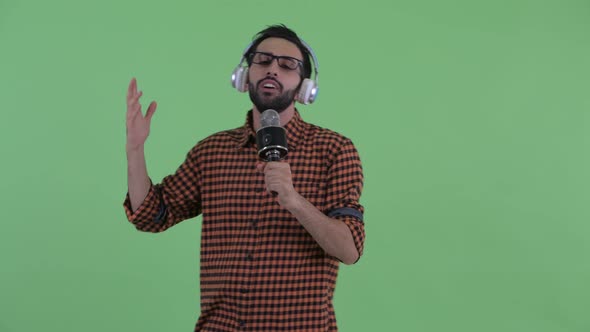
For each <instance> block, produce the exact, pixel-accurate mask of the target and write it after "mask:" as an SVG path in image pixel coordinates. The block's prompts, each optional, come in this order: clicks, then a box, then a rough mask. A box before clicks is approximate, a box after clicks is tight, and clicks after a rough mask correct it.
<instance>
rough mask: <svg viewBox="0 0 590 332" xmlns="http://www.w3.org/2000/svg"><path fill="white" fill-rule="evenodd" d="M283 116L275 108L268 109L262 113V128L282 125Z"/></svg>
mask: <svg viewBox="0 0 590 332" xmlns="http://www.w3.org/2000/svg"><path fill="white" fill-rule="evenodd" d="M280 126H281V118H280V116H279V113H277V111H275V110H271V109H268V110H266V111H264V112H262V114H261V115H260V128H266V127H280Z"/></svg>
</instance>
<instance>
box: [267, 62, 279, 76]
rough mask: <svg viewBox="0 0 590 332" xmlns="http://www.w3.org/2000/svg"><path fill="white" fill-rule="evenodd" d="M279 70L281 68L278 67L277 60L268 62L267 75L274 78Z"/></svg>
mask: <svg viewBox="0 0 590 332" xmlns="http://www.w3.org/2000/svg"><path fill="white" fill-rule="evenodd" d="M280 69H281V66H279V59H278V58H274V59H272V60H271V61H270V64H269V65H268V74H272V75H275V76H276V75H277V73H278V72H279V70H280Z"/></svg>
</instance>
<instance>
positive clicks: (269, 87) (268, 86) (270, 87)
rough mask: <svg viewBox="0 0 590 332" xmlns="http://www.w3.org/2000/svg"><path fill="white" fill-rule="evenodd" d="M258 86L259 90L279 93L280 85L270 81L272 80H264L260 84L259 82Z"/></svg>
mask: <svg viewBox="0 0 590 332" xmlns="http://www.w3.org/2000/svg"><path fill="white" fill-rule="evenodd" d="M258 86H259V87H260V90H262V91H265V92H271V91H280V90H281V84H280V83H279V82H277V81H275V80H272V79H265V80H263V81H262V82H260V83H259V84H258Z"/></svg>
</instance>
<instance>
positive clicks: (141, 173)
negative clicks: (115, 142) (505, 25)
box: [127, 146, 151, 212]
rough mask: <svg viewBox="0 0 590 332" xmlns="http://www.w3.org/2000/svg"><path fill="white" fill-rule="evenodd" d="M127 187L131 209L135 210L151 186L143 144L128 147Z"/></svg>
mask: <svg viewBox="0 0 590 332" xmlns="http://www.w3.org/2000/svg"><path fill="white" fill-rule="evenodd" d="M127 187H128V192H129V200H130V202H131V209H132V210H133V211H134V212H135V211H136V210H137V209H138V208H139V206H140V205H141V203H143V201H144V199H145V197H146V196H147V194H148V192H149V190H150V187H151V183H150V179H149V177H148V174H147V166H146V162H145V153H144V149H143V146H142V147H140V148H137V149H127Z"/></svg>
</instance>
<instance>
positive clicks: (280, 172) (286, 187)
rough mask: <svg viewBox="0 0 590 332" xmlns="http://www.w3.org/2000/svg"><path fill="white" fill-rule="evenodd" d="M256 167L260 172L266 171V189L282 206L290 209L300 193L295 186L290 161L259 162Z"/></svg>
mask: <svg viewBox="0 0 590 332" xmlns="http://www.w3.org/2000/svg"><path fill="white" fill-rule="evenodd" d="M256 168H257V169H258V171H259V172H261V173H264V183H265V184H266V191H268V192H269V193H272V194H273V195H275V196H276V198H277V201H278V203H279V204H280V205H281V206H282V207H284V208H286V209H290V208H291V207H292V206H293V204H295V203H296V201H297V196H298V195H299V194H298V193H297V192H296V191H295V188H294V187H293V180H292V178H291V166H290V165H289V163H286V162H278V161H271V162H267V163H264V162H259V163H258V164H257V165H256Z"/></svg>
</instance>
